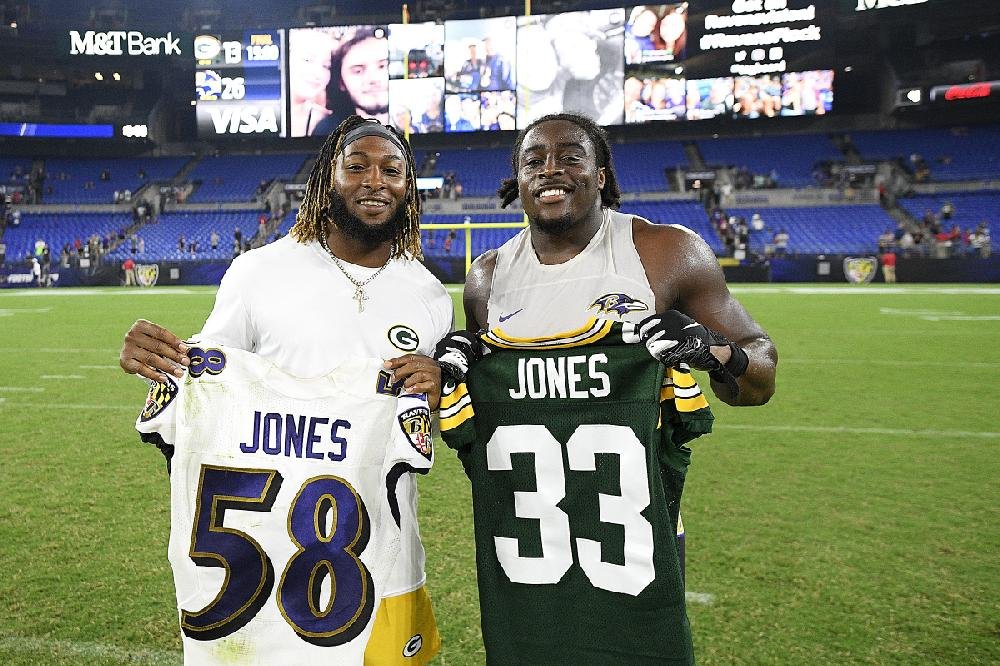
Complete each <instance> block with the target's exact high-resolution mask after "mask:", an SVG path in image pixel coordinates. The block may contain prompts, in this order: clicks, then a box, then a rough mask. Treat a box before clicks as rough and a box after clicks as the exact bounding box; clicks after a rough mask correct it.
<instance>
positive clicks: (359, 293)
mask: <svg viewBox="0 0 1000 666" xmlns="http://www.w3.org/2000/svg"><path fill="white" fill-rule="evenodd" d="M354 300H356V301H357V302H358V312H364V311H365V301H367V300H368V297H367V296H365V290H364V289H362V288H361V287H358V288H356V289H355V290H354Z"/></svg>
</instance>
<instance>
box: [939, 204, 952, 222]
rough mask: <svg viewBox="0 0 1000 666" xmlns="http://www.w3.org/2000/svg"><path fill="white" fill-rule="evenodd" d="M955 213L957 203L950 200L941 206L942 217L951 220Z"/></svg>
mask: <svg viewBox="0 0 1000 666" xmlns="http://www.w3.org/2000/svg"><path fill="white" fill-rule="evenodd" d="M954 214H955V205H954V204H952V203H951V202H950V201H945V202H944V204H943V205H942V206H941V219H942V220H950V219H951V218H952V216H953V215H954Z"/></svg>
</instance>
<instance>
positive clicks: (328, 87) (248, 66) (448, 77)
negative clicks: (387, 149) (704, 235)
mask: <svg viewBox="0 0 1000 666" xmlns="http://www.w3.org/2000/svg"><path fill="white" fill-rule="evenodd" d="M835 22H836V12H835V8H834V6H833V5H832V3H820V2H816V1H815V0H728V1H722V0H713V1H705V2H668V3H663V4H656V5H629V6H624V7H619V8H612V9H602V10H592V11H577V12H564V13H561V14H546V15H532V16H521V17H514V16H506V17H495V18H487V19H474V20H453V21H444V23H443V25H442V24H435V23H425V24H414V25H410V24H406V25H403V24H393V25H391V26H388V27H387V26H365V25H357V26H329V27H310V28H276V29H273V30H245V31H242V32H227V33H224V34H208V33H203V34H199V35H197V36H196V37H195V40H194V49H193V51H194V59H195V92H196V98H195V107H196V115H197V127H198V135H199V137H200V138H203V139H208V138H216V137H224V136H235V137H239V136H261V137H263V136H268V137H301V136H308V135H312V134H317V133H319V134H322V133H326V132H328V131H329V130H330V127H335V126H336V124H337V123H339V122H340V120H341V119H342V118H343V117H344V116H345V115H346V114H348V113H360V114H362V115H367V116H369V117H374V118H378V119H380V120H382V121H383V122H385V121H388V122H390V123H392V124H393V125H395V126H396V127H397V128H398V129H400V130H402V131H405V132H407V133H426V132H474V131H489V130H508V129H514V128H515V127H516V128H523V127H525V126H527V125H528V124H529V123H530V122H531V121H532V120H534V119H535V118H538V117H540V116H541V115H543V114H546V113H558V112H563V111H573V112H580V113H584V114H586V115H588V116H590V117H592V118H594V119H595V120H596V121H597V122H598V123H599V124H601V125H617V124H623V123H625V124H630V123H646V122H663V121H672V122H677V121H700V120H705V119H710V118H720V119H733V120H741V119H757V118H776V117H781V116H805V115H821V114H825V113H830V112H832V111H833V98H834V89H833V79H834V68H835V62H836V55H835V53H834V52H833V42H832V41H831V40H830V39H829V38H828V37H827V34H828V33H829V32H831V28H833V27H834V25H835ZM331 123H332V125H331Z"/></svg>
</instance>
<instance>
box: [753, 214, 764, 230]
mask: <svg viewBox="0 0 1000 666" xmlns="http://www.w3.org/2000/svg"><path fill="white" fill-rule="evenodd" d="M765 226H766V225H765V224H764V218H762V217H761V216H760V213H754V214H753V215H751V216H750V228H751V229H753V230H754V231H756V232H760V231H764V227H765Z"/></svg>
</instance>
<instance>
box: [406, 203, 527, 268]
mask: <svg viewBox="0 0 1000 666" xmlns="http://www.w3.org/2000/svg"><path fill="white" fill-rule="evenodd" d="M465 217H466V216H465V215H424V216H423V220H422V222H423V224H462V223H463V221H464V220H465ZM469 217H470V218H471V220H472V222H476V223H484V222H508V223H514V224H516V223H519V222H522V221H523V220H524V216H523V215H522V214H521V213H490V214H485V215H476V216H471V215H470V216H469ZM518 231H520V229H516V228H512V229H474V230H473V231H472V256H473V257H474V258H475V257H478V256H479V255H480V254H482V253H483V252H485V251H487V250H491V249H493V248H497V247H500V246H501V245H503V244H504V243H505V242H507V240H508V239H510V238H513V237H514V236H515V235H516V234H517V232H518ZM448 234H449V231H448V230H447V229H425V230H423V231H422V232H421V241H422V242H423V248H424V254H426V255H427V256H428V257H447V256H464V255H465V231H463V230H461V229H458V230H456V233H455V237H454V238H453V239H452V242H451V244H450V245H448V246H447V249H446V242H445V241H446V239H447V238H448Z"/></svg>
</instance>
